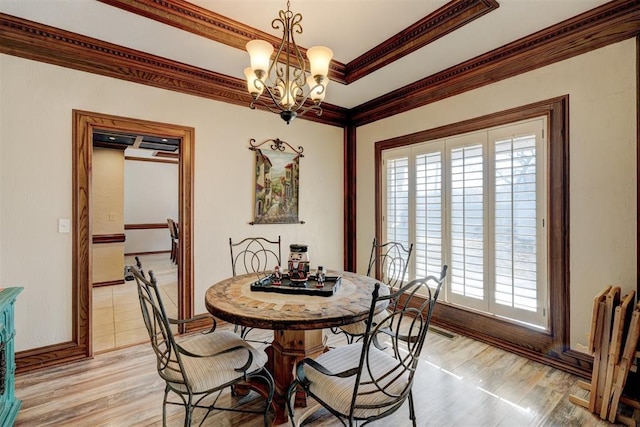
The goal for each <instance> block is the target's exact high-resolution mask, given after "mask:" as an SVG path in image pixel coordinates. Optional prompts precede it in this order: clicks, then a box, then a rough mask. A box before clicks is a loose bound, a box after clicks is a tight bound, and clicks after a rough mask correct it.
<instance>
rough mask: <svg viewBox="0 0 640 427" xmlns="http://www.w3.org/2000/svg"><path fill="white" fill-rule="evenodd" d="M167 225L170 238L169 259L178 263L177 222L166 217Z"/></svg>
mask: <svg viewBox="0 0 640 427" xmlns="http://www.w3.org/2000/svg"><path fill="white" fill-rule="evenodd" d="M167 225H168V227H169V237H170V238H171V261H173V263H174V264H178V259H179V254H178V249H179V244H178V243H179V235H180V233H179V231H178V224H177V223H176V222H175V221H174V220H173V219H171V218H167Z"/></svg>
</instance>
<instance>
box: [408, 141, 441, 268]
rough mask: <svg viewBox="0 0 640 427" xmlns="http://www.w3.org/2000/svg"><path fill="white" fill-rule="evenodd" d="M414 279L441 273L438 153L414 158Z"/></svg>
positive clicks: (439, 163) (439, 161) (439, 167)
mask: <svg viewBox="0 0 640 427" xmlns="http://www.w3.org/2000/svg"><path fill="white" fill-rule="evenodd" d="M415 164H416V171H415V174H416V184H415V185H416V191H415V194H416V200H415V223H416V224H415V234H416V235H415V246H414V249H413V250H414V253H415V277H426V276H428V275H434V276H436V277H437V276H438V275H439V274H440V270H441V269H442V264H443V261H442V233H443V230H442V226H443V222H442V218H443V213H442V191H443V189H442V174H443V170H442V153H441V152H434V153H427V154H419V155H417V156H416V160H415Z"/></svg>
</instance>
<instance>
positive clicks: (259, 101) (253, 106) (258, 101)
mask: <svg viewBox="0 0 640 427" xmlns="http://www.w3.org/2000/svg"><path fill="white" fill-rule="evenodd" d="M256 105H260V106H262V107H264V108H266V109H267V110H269V111H271V112H272V113H276V114H280V112H281V111H282V110H281V109H280V108H275V107H274V106H273V105H269V104H267V103H266V102H264V101H263V100H262V98H256V99H254V100H253V101H251V104H250V105H249V108H251V109H252V110H255V109H256Z"/></svg>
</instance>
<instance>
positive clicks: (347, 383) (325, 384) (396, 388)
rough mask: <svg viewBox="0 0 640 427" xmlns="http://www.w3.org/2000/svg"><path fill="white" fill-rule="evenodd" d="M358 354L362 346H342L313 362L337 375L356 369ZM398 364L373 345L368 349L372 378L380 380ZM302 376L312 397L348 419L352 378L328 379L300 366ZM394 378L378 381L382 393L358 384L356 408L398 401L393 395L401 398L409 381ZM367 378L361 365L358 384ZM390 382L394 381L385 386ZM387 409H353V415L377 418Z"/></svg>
mask: <svg viewBox="0 0 640 427" xmlns="http://www.w3.org/2000/svg"><path fill="white" fill-rule="evenodd" d="M361 352H362V343H357V344H351V345H345V346H342V347H337V348H335V349H332V350H330V351H328V352H326V353H324V354H322V355H320V356H318V357H317V358H316V361H317V362H318V363H320V364H321V365H322V366H324V367H325V368H327V369H328V370H329V371H331V372H332V373H338V372H342V371H345V370H347V369H351V368H356V367H357V366H358V364H359V362H360V354H361ZM398 364H399V361H398V360H396V359H395V358H393V356H391V355H389V354H387V353H385V352H384V351H381V350H378V349H377V348H375V347H374V346H370V349H369V367H370V368H371V373H372V375H373V376H374V377H377V378H380V376H381V375H383V374H384V373H386V372H388V371H389V370H390V369H392V368H393V367H394V366H397V365H398ZM396 372H397V371H396ZM304 373H305V375H306V377H307V379H308V380H309V381H310V385H309V390H310V391H311V393H312V394H314V395H315V396H317V397H318V398H319V399H320V400H322V401H324V402H325V403H327V404H328V405H329V406H330V407H331V408H333V409H335V410H337V411H338V412H340V413H341V414H344V415H345V416H348V414H349V410H350V406H351V399H352V397H353V391H354V385H355V380H356V376H355V375H353V376H351V377H348V378H338V377H331V376H327V375H324V374H322V373H320V372H318V371H316V370H315V369H313V368H312V367H310V366H308V365H305V366H304ZM396 376H397V375H389V377H387V378H386V379H382V380H379V381H380V385H381V386H382V387H384V388H385V391H386V394H385V393H382V392H380V391H379V390H378V388H377V387H376V386H375V385H373V384H367V385H361V386H360V389H359V390H358V394H359V395H358V397H357V398H356V405H392V404H394V403H396V402H398V399H397V398H395V397H393V396H397V395H401V394H402V393H403V392H404V391H405V389H406V387H407V385H408V381H409V374H408V373H407V372H405V373H403V374H402V375H401V376H400V377H399V378H396ZM370 379H371V376H370V375H369V369H368V367H367V365H366V362H365V365H364V367H363V369H362V378H361V381H360V382H361V384H362V383H363V382H366V381H369V380H370ZM394 379H395V381H393V383H392V384H389V383H390V382H391V381H392V380H394ZM368 392H369V393H368ZM388 394H390V395H392V396H389V395H388ZM387 409H389V407H388V406H387V407H384V406H383V407H382V408H356V409H355V411H354V414H353V415H354V417H357V418H366V417H370V416H374V415H379V414H380V413H382V412H385V411H386V410H387Z"/></svg>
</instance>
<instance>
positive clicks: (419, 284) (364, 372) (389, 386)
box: [351, 265, 448, 413]
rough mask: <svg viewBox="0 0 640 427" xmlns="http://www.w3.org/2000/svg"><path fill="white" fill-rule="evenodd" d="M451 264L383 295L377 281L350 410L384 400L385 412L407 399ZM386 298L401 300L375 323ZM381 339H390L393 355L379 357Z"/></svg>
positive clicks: (382, 405)
mask: <svg viewBox="0 0 640 427" xmlns="http://www.w3.org/2000/svg"><path fill="white" fill-rule="evenodd" d="M447 268H448V267H447V266H446V265H445V266H443V268H442V271H441V274H440V277H435V276H428V277H425V278H421V279H416V280H413V281H411V282H410V283H408V284H407V285H405V286H403V287H402V288H400V289H399V290H398V291H397V292H393V293H391V294H389V295H386V296H380V295H379V288H380V284H376V287H375V290H374V291H373V298H372V301H371V310H370V312H369V318H368V321H367V331H366V333H365V335H364V337H363V340H362V353H361V355H360V365H359V367H358V373H357V378H356V383H355V388H354V391H353V398H352V401H351V411H352V413H353V411H356V410H358V409H368V410H370V409H372V408H371V407H367V406H366V405H360V406H359V405H358V402H363V401H368V402H371V401H372V400H373V401H384V404H380V406H379V407H378V409H379V410H380V412H387V411H389V410H395V408H397V407H398V406H400V405H402V403H403V402H404V400H405V399H406V398H407V396H408V394H409V392H410V391H411V386H412V384H413V379H414V375H415V372H416V369H417V367H418V366H419V356H420V352H421V351H422V347H423V344H424V341H425V338H426V336H427V330H428V328H429V322H430V321H431V315H432V313H433V308H434V306H435V304H436V301H437V299H438V295H439V294H440V288H441V287H442V284H443V283H444V279H445V277H446V275H447ZM385 300H387V301H389V302H393V301H398V302H399V303H398V304H392V305H390V306H389V307H390V308H388V309H387V311H386V312H385V314H386V318H385V319H384V320H381V321H379V322H377V323H375V322H374V321H373V318H374V310H375V308H376V306H379V304H380V302H382V301H385ZM380 337H386V338H387V339H388V340H390V341H391V345H390V348H391V349H392V351H393V359H391V358H390V357H386V358H382V359H381V355H380V353H382V351H381V350H379V348H380V343H379V342H378V339H379V338H380ZM389 351H391V350H389ZM376 394H378V395H380V396H381V397H382V398H381V399H376V397H375V395H376Z"/></svg>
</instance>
